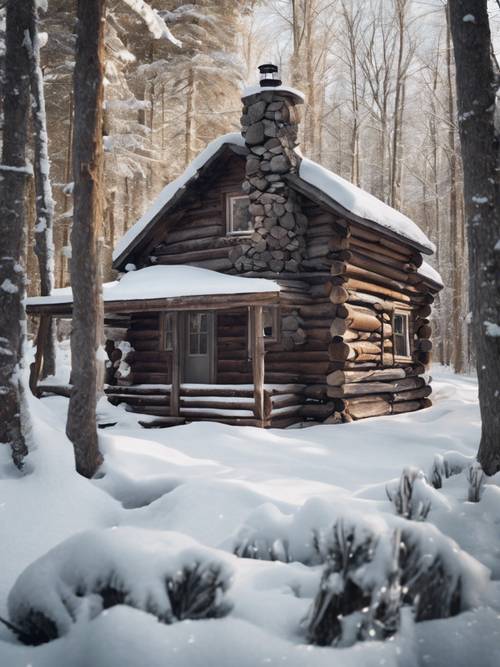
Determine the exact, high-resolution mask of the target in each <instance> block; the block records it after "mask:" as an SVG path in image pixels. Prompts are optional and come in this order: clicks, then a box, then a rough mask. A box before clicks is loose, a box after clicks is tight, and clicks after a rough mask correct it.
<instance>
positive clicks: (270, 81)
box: [258, 63, 281, 88]
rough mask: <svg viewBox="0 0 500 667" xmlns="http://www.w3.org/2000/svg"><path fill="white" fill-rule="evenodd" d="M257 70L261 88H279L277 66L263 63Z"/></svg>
mask: <svg viewBox="0 0 500 667" xmlns="http://www.w3.org/2000/svg"><path fill="white" fill-rule="evenodd" d="M258 70H259V72H260V74H261V78H260V85H261V87H262V88H276V87H277V86H281V79H279V78H278V76H277V73H278V66H277V65H273V64H272V63H264V64H263V65H259V67H258ZM275 75H276V76H275Z"/></svg>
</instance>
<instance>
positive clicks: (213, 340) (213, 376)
mask: <svg viewBox="0 0 500 667" xmlns="http://www.w3.org/2000/svg"><path fill="white" fill-rule="evenodd" d="M192 313H207V315H209V318H208V322H209V323H210V322H211V324H209V326H211V329H212V335H211V336H209V337H208V341H209V345H208V356H209V376H210V378H209V381H208V383H207V384H216V382H217V311H215V310H185V311H180V312H179V315H180V318H179V334H180V342H181V344H180V346H179V347H180V354H181V378H182V380H181V382H186V379H185V377H186V361H187V356H188V351H187V350H188V348H187V334H188V318H189V315H190V314H192ZM194 384H198V383H194ZM199 384H204V383H199Z"/></svg>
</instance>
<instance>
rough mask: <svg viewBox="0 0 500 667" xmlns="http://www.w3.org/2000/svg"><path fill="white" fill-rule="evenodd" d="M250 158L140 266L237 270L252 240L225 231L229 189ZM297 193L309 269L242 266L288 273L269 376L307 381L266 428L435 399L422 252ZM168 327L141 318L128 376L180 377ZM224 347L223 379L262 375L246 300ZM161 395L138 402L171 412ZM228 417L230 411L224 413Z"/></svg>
mask: <svg viewBox="0 0 500 667" xmlns="http://www.w3.org/2000/svg"><path fill="white" fill-rule="evenodd" d="M244 165H245V159H244V158H242V157H241V156H236V155H231V156H229V157H228V159H227V160H226V163H225V164H224V165H223V169H222V170H220V171H219V173H218V174H217V173H215V174H214V175H213V176H212V178H211V179H210V181H206V182H204V183H200V184H199V185H198V186H197V192H196V197H191V199H190V201H189V202H188V203H187V204H186V205H185V206H184V207H183V209H182V211H181V212H176V213H174V214H173V215H174V217H172V219H171V220H170V222H168V224H167V222H165V225H164V226H163V227H162V228H161V230H160V233H159V235H158V232H156V237H155V238H154V239H152V240H151V242H150V244H149V246H148V248H147V250H146V251H145V252H144V253H143V255H142V256H141V258H139V261H138V262H137V263H138V265H139V266H143V265H147V264H151V263H161V264H191V265H193V266H200V267H204V268H207V269H213V270H216V271H221V272H226V273H235V272H236V269H235V268H234V256H233V255H234V254H235V253H233V254H231V253H232V249H234V248H235V247H236V246H238V245H240V244H245V243H249V241H248V239H244V238H241V237H230V236H227V235H226V229H225V211H224V202H225V194H226V193H228V192H238V191H239V189H240V187H241V183H242V181H243V179H244V173H245V166H244ZM297 198H298V205H299V206H300V209H301V211H302V212H303V214H304V215H305V217H306V218H307V228H306V230H305V233H304V239H305V253H304V256H303V259H302V261H301V265H300V267H299V270H298V271H294V272H292V271H282V272H281V273H279V274H276V273H274V272H272V271H269V269H267V268H266V269H262V270H261V271H241V273H242V275H246V276H252V277H265V278H273V279H277V280H278V281H279V283H280V286H281V294H280V338H279V342H276V343H269V342H266V346H265V349H266V355H265V383H266V385H267V386H270V385H288V386H294V387H300V390H294V391H292V392H289V393H288V394H287V393H285V394H284V395H281V396H280V398H279V400H278V399H274V401H273V400H271V403H269V405H268V406H267V412H266V414H267V423H266V425H271V424H272V425H287V424H288V423H293V421H303V420H310V421H313V422H314V421H315V422H320V423H338V422H342V421H344V422H346V421H351V420H353V419H361V418H363V417H370V416H376V415H388V414H399V413H401V412H407V411H413V410H418V409H420V408H422V407H426V406H428V405H429V404H430V401H429V398H428V397H429V395H430V393H431V389H430V387H429V385H428V383H427V379H426V378H425V367H426V365H427V364H428V363H429V361H430V351H431V348H432V343H431V341H430V335H431V326H430V321H429V316H430V311H431V304H432V302H433V294H435V292H436V291H437V287H436V286H435V285H432V284H429V283H428V282H427V283H426V282H425V281H424V280H423V279H422V277H421V276H420V275H419V274H418V273H417V269H418V267H419V266H420V265H421V263H422V256H421V255H420V253H418V252H416V251H415V250H414V249H412V248H411V247H410V246H409V245H406V244H405V243H403V242H397V241H395V240H393V239H391V238H388V237H387V238H386V237H383V236H382V235H381V234H379V233H378V232H374V231H370V230H367V229H366V228H365V227H362V226H361V225H359V224H357V223H353V222H349V221H347V220H345V219H343V218H341V217H340V216H339V215H338V214H335V213H332V212H330V211H328V210H326V209H325V208H324V207H322V206H320V205H318V204H316V203H314V202H312V201H311V200H309V199H307V198H306V197H304V196H299V195H297ZM236 254H237V253H236ZM398 308H401V309H405V310H407V312H409V313H410V337H411V348H412V349H411V357H410V358H408V359H401V358H398V357H396V356H395V354H394V344H393V313H394V311H395V309H398ZM160 335H161V333H160V319H159V316H158V314H148V313H142V314H141V313H137V314H132V315H131V320H130V326H129V329H128V332H127V340H129V342H130V343H131V345H132V346H133V348H134V350H133V352H131V353H130V354H129V356H128V358H127V360H126V361H127V362H128V363H129V364H130V367H131V373H130V376H129V377H128V378H126V379H125V380H122V381H120V382H121V384H131V385H137V384H165V385H167V384H169V382H170V374H169V367H170V363H169V354H168V353H167V352H164V351H162V350H160ZM216 355H217V364H216V368H217V378H216V382H217V383H218V384H220V385H247V384H251V383H252V362H251V358H250V354H249V348H248V312H247V310H246V309H237V310H231V311H221V312H219V313H218V314H217V352H216ZM240 398H241V397H240ZM249 400H250V399H249ZM269 400H270V399H269ZM157 402H158V399H157V398H153V399H152V400H151V401H150V403H148V402H147V400H146V399H144V397H143V396H142V397H140V398H139V399H137V398H135V399H131V401H130V403H129V404H130V407H131V409H134V410H135V409H138V408H139V407H140V408H141V410H142V411H144V412H149V413H150V414H160V412H161V414H164V413H165V410H168V408H167V407H166V406H165V405H164V404H162V405H161V410H160V412H158V409H159V406H158V405H157ZM223 402H224V401H220V403H221V405H222V403H223ZM247 402H248V401H247ZM184 403H186V401H184ZM198 403H199V405H194V406H193V404H191V405H190V408H191V410H188V406H187V405H186V404H184V405H183V410H184V413H185V414H186V415H188V416H189V417H190V418H193V419H195V418H205V417H207V418H208V417H210V414H213V413H210V412H207V409H208V408H207V405H208V402H207V401H206V400H204V401H198ZM278 404H279V405H278ZM181 405H182V401H181ZM269 406H271V407H269ZM247 408H248V405H246V406H245V409H247ZM214 409H215V408H214ZM217 409H220V406H218V407H217ZM271 414H272V418H271ZM213 418H215V417H213ZM218 418H220V420H222V421H228V419H229V418H227V417H224V416H223V415H222V414H219V415H218ZM235 418H236V417H235ZM238 418H239V417H238ZM245 419H246V417H245Z"/></svg>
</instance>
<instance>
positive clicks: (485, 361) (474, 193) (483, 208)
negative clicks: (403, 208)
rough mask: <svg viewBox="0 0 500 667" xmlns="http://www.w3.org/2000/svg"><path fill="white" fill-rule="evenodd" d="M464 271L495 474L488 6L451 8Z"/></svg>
mask: <svg viewBox="0 0 500 667" xmlns="http://www.w3.org/2000/svg"><path fill="white" fill-rule="evenodd" d="M449 11H450V28H451V35H452V39H453V47H454V53H455V67H456V84H457V102H458V119H459V120H458V122H459V132H460V144H461V150H462V162H463V171H464V199H465V214H466V219H467V234H468V242H469V265H470V304H471V309H472V335H473V341H474V344H475V349H476V359H477V374H478V382H479V405H480V409H481V419H482V430H481V441H480V445H479V452H478V459H479V462H480V464H481V466H482V468H483V470H484V471H485V472H486V474H488V475H493V474H494V473H496V472H497V471H498V470H500V182H499V166H500V165H499V155H498V145H499V141H500V136H499V130H498V127H495V108H496V105H495V101H496V100H495V95H496V92H497V89H498V76H499V73H498V70H497V68H496V66H495V64H494V62H493V60H492V55H491V54H492V45H491V33H490V26H489V20H488V11H487V0H449Z"/></svg>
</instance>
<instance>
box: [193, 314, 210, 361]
mask: <svg viewBox="0 0 500 667" xmlns="http://www.w3.org/2000/svg"><path fill="white" fill-rule="evenodd" d="M188 327H189V329H188V345H189V354H190V355H191V356H200V355H206V354H207V353H208V335H209V334H208V316H207V313H189V324H188Z"/></svg>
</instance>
